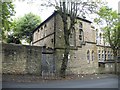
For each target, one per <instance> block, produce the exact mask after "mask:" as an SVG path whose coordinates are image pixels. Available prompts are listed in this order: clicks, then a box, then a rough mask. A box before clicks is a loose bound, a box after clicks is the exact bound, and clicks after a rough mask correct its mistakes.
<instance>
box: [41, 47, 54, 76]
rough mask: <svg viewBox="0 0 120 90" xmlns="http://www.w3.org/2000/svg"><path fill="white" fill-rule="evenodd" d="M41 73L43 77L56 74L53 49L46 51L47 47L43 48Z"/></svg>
mask: <svg viewBox="0 0 120 90" xmlns="http://www.w3.org/2000/svg"><path fill="white" fill-rule="evenodd" d="M41 73H42V76H50V75H53V74H54V73H55V60H54V50H53V49H46V48H45V47H43V50H42V62H41Z"/></svg>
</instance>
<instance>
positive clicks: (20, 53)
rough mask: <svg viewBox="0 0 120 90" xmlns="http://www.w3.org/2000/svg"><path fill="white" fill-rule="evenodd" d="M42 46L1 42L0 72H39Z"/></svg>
mask: <svg viewBox="0 0 120 90" xmlns="http://www.w3.org/2000/svg"><path fill="white" fill-rule="evenodd" d="M41 53H42V48H41V47H37V46H26V45H16V44H2V73H4V74H40V72H41V55H42V54H41Z"/></svg>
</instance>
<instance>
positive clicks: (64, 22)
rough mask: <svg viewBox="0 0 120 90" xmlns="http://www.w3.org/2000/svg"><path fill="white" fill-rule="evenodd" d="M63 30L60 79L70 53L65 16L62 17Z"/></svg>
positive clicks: (64, 71)
mask: <svg viewBox="0 0 120 90" xmlns="http://www.w3.org/2000/svg"><path fill="white" fill-rule="evenodd" d="M63 24H64V25H63V29H64V40H65V47H64V57H63V61H62V65H61V70H60V76H61V77H62V78H65V73H66V69H67V64H68V55H69V52H70V46H69V33H70V32H69V31H70V30H69V29H68V23H67V15H65V14H64V15H63Z"/></svg>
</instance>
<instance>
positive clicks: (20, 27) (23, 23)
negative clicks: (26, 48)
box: [12, 13, 41, 43]
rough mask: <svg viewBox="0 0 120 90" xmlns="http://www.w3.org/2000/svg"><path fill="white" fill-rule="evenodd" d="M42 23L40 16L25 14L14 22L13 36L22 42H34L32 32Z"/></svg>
mask: <svg viewBox="0 0 120 90" xmlns="http://www.w3.org/2000/svg"><path fill="white" fill-rule="evenodd" d="M40 23H41V19H40V17H39V16H37V15H34V14H32V13H28V14H25V15H24V16H23V17H21V18H18V19H17V20H14V21H13V22H12V24H13V27H12V30H13V34H14V36H15V37H16V38H19V39H20V40H23V39H24V40H26V41H27V42H28V43H30V42H31V41H32V31H33V30H34V29H35V28H36V27H37V26H38V25H39V24H40Z"/></svg>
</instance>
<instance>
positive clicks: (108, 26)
mask: <svg viewBox="0 0 120 90" xmlns="http://www.w3.org/2000/svg"><path fill="white" fill-rule="evenodd" d="M97 14H98V15H99V18H96V19H95V22H97V23H98V24H102V28H101V29H102V30H103V31H104V32H103V33H104V34H103V35H104V38H105V39H106V41H107V42H108V43H109V44H110V46H111V48H112V50H113V54H114V59H115V58H116V56H117V51H118V50H119V49H120V23H119V21H118V13H117V12H116V11H113V10H112V9H111V8H109V7H108V6H104V7H101V8H100V10H99V11H98V12H97ZM115 60H116V59H115ZM115 63H116V61H115ZM116 65H117V64H116ZM116 65H115V73H116V68H117V67H116Z"/></svg>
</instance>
